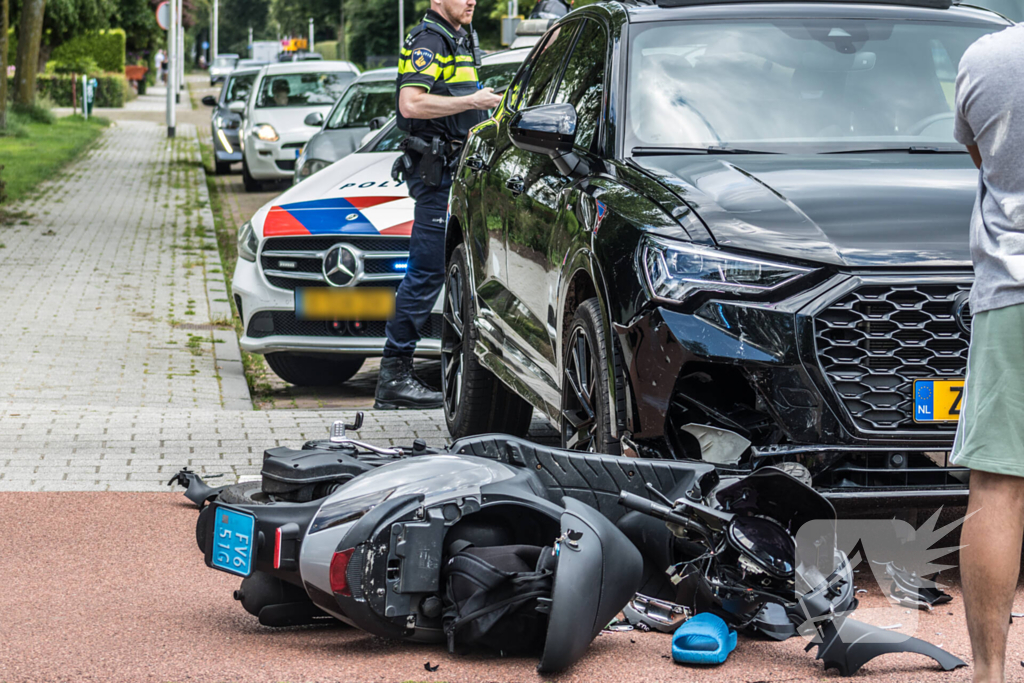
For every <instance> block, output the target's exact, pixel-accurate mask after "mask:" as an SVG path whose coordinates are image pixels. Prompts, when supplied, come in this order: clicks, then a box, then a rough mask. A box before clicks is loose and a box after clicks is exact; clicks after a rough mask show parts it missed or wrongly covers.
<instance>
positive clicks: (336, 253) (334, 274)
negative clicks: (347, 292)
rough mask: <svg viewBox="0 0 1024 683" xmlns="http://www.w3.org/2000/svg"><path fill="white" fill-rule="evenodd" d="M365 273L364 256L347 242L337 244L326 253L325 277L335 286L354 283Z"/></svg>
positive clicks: (345, 285) (346, 285) (347, 285)
mask: <svg viewBox="0 0 1024 683" xmlns="http://www.w3.org/2000/svg"><path fill="white" fill-rule="evenodd" d="M362 274H363V259H362V256H361V255H360V254H359V253H358V252H357V251H356V250H355V249H353V248H352V247H350V246H349V245H347V244H335V245H334V246H333V247H331V248H330V249H328V250H327V253H326V254H324V278H326V279H327V283H328V284H330V285H332V286H334V287H349V286H351V285H354V284H355V283H356V282H357V281H358V280H359V278H360V276H361V275H362Z"/></svg>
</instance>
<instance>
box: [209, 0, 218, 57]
mask: <svg viewBox="0 0 1024 683" xmlns="http://www.w3.org/2000/svg"><path fill="white" fill-rule="evenodd" d="M217 5H218V2H217V0H213V30H212V31H210V33H211V34H212V35H211V36H210V48H211V50H210V63H211V64H212V63H213V60H215V59H217V26H218V23H217Z"/></svg>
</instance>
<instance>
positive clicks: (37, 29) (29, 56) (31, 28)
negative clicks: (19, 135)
mask: <svg viewBox="0 0 1024 683" xmlns="http://www.w3.org/2000/svg"><path fill="white" fill-rule="evenodd" d="M45 9H46V0H25V4H24V5H22V8H21V26H20V28H19V29H18V56H17V61H16V67H17V72H16V73H15V77H14V101H15V102H17V103H18V104H21V105H26V106H28V105H31V104H34V103H35V101H36V72H37V71H38V70H39V45H40V43H42V40H43V12H44V10H45Z"/></svg>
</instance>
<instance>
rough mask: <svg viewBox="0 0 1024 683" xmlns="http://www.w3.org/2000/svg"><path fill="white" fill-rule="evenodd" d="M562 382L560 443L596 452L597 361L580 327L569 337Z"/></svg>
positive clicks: (573, 448)
mask: <svg viewBox="0 0 1024 683" xmlns="http://www.w3.org/2000/svg"><path fill="white" fill-rule="evenodd" d="M568 349H569V353H568V356H567V357H566V363H565V376H564V378H563V379H564V381H563V384H562V425H561V428H562V443H563V444H564V445H565V447H566V448H569V449H572V450H575V451H589V452H591V453H595V452H597V428H598V422H597V410H596V407H595V400H594V398H595V395H596V394H597V363H596V360H595V358H594V350H593V348H592V346H591V344H590V341H589V339H588V338H587V334H586V332H585V331H584V329H583V328H582V327H576V328H575V329H574V330H573V332H572V336H571V337H570V338H569V346H568Z"/></svg>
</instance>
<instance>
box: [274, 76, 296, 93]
mask: <svg viewBox="0 0 1024 683" xmlns="http://www.w3.org/2000/svg"><path fill="white" fill-rule="evenodd" d="M279 90H280V91H283V92H285V93H291V91H292V89H291V87H290V86H289V85H288V81H286V80H285V79H283V78H278V79H277V80H276V81H274V82H273V84H271V87H270V91H271V92H274V93H276V92H277V91H279Z"/></svg>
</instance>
